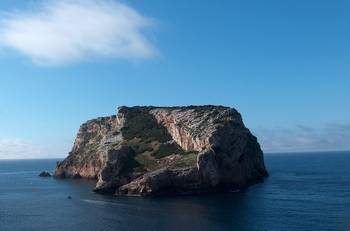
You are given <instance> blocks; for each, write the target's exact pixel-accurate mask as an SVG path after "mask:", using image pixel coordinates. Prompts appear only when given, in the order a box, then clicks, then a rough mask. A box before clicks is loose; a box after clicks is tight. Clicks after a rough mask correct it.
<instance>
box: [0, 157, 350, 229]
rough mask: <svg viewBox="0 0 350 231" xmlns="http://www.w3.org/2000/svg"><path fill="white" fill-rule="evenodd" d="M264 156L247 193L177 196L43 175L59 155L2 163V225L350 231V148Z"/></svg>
mask: <svg viewBox="0 0 350 231" xmlns="http://www.w3.org/2000/svg"><path fill="white" fill-rule="evenodd" d="M265 161H266V165H267V168H268V170H269V172H270V174H271V176H270V178H269V179H268V180H267V181H266V182H265V183H264V184H260V185H257V186H254V187H252V188H250V189H249V190H248V191H247V192H245V193H231V194H220V195H212V196H202V197H172V198H170V197H168V198H167V197H161V198H126V197H117V198H114V197H109V196H102V195H98V194H94V193H92V192H91V188H92V187H93V183H92V182H86V181H78V180H56V179H53V178H39V177H37V175H38V173H39V172H40V171H42V170H51V171H52V170H53V167H54V166H55V162H56V160H30V161H28V160H25V161H23V160H22V161H0V230H1V231H6V230H11V231H12V230H16V231H17V230H21V231H22V230H60V231H61V230H63V231H71V230H72V231H73V230H74V231H77V230H84V231H85V230H94V231H95V230H101V231H102V230H103V231H104V230H106V231H107V230H137V231H147V230H181V231H186V230H192V231H195V230H198V231H203V230H247V231H255V230H267V231H271V230H276V231H283V230H293V231H306V230H317V231H320V230H327V231H332V230H341V231H342V230H345V231H348V230H350V152H347V153H346V152H342V153H339V152H338V153H336V152H334V153H312V154H311V153H310V154H266V155H265ZM68 196H72V199H71V200H69V199H67V197H68Z"/></svg>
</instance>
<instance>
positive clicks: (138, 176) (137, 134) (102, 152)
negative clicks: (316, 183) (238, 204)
mask: <svg viewBox="0 0 350 231" xmlns="http://www.w3.org/2000/svg"><path fill="white" fill-rule="evenodd" d="M55 176H56V177H61V178H88V179H96V180H97V184H96V187H95V189H94V190H95V191H96V192H101V193H111V194H116V195H142V196H147V195H173V194H199V193H210V192H216V191H232V190H242V189H245V188H247V187H248V186H250V185H253V184H256V183H259V182H262V181H263V179H264V178H265V177H267V176H268V173H267V171H266V169H265V165H264V158H263V153H262V151H261V148H260V145H259V143H258V141H257V139H256V137H255V136H253V135H252V134H251V132H250V131H249V130H248V129H247V128H246V127H245V126H244V124H243V121H242V118H241V115H240V114H239V113H238V112H237V111H236V110H235V109H232V108H228V107H223V106H188V107H120V108H119V111H118V113H117V115H115V116H109V117H102V118H97V119H94V120H90V121H87V122H86V123H84V124H82V125H81V127H80V129H79V132H78V135H77V138H76V140H75V143H74V146H73V149H72V151H71V152H70V153H69V156H68V157H67V158H66V159H65V160H63V161H62V162H60V163H58V164H57V167H56V171H55Z"/></svg>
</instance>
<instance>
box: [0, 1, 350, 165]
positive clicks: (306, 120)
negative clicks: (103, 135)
mask: <svg viewBox="0 0 350 231" xmlns="http://www.w3.org/2000/svg"><path fill="white" fill-rule="evenodd" d="M62 2H63V3H62V4H63V5H62V4H61V5H60V4H57V2H56V3H55V2H54V1H40V0H30V1H26V3H23V1H19V0H3V1H1V2H0V11H1V13H0V26H1V27H0V105H1V107H0V159H1V158H32V157H63V156H65V155H66V154H67V152H68V151H69V149H70V148H71V146H72V143H73V141H74V137H75V135H76V132H77V129H78V128H79V125H80V124H81V123H82V122H84V121H86V120H88V119H91V118H94V117H97V116H105V115H110V114H115V113H116V108H117V107H118V106H121V105H130V106H131V105H190V104H221V105H227V106H232V107H235V108H236V109H238V110H239V111H240V112H241V113H242V115H243V118H244V121H245V124H246V126H247V127H249V128H250V129H251V130H252V131H253V133H254V134H256V135H257V136H258V139H259V141H260V143H261V144H262V147H263V149H264V151H266V152H291V151H315V150H324V151H326V150H346V149H350V142H349V141H350V108H349V107H348V104H349V100H350V93H349V87H350V65H349V61H350V45H349V41H350V30H349V28H350V14H349V13H348V12H349V10H350V2H349V1H341V0H339V1H331V0H317V1H316V0H303V1H302V0H300V1H295V0H293V1H292V0H286V1H277V0H268V1H259V0H251V1H246V0H245V1H243V0H242V1H232V0H223V1H211V0H207V1H203V0H191V1H188V0H177V1H164V0H148V1H140V0H125V1H122V2H120V1H119V2H117V1H102V2H103V4H104V8H103V7H100V6H101V5H98V4H96V2H94V1H88V2H89V3H87V4H85V3H82V2H81V1H73V0H67V1H62ZM99 2H101V1H99ZM65 7H66V8H65ZM67 7H68V8H67ZM67 9H68V10H67ZM107 9H110V10H107ZM67 12H68V13H67ZM69 12H71V14H69ZM79 14H81V17H78V16H80V15H79ZM90 15H91V17H90ZM107 16H108V17H107ZM45 17H46V18H45ZM43 18H44V19H43ZM91 19H95V20H91ZM43 21H44V22H43ZM37 22H39V24H36V23H37ZM67 22H68V23H67ZM38 25H39V26H38ZM118 28H122V29H118ZM62 31H64V33H63V32H62ZM62 33H63V34H62ZM98 35H103V36H98Z"/></svg>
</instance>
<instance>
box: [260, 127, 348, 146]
mask: <svg viewBox="0 0 350 231" xmlns="http://www.w3.org/2000/svg"><path fill="white" fill-rule="evenodd" d="M254 133H255V134H256V135H257V137H258V139H259V142H260V144H261V146H262V148H263V149H264V151H265V152H302V151H329V150H350V124H339V123H332V124H327V125H325V126H324V127H322V128H313V127H310V126H302V125H298V126H295V127H294V128H268V129H267V128H264V129H255V131H254Z"/></svg>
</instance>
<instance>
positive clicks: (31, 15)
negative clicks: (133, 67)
mask: <svg viewBox="0 0 350 231" xmlns="http://www.w3.org/2000/svg"><path fill="white" fill-rule="evenodd" d="M153 24H154V23H153V20H152V19H149V18H146V17H144V16H142V15H141V14H140V13H139V12H137V11H136V10H135V9H133V8H131V7H130V6H128V5H126V4H124V3H120V2H115V1H108V0H99V1H97V0H85V1H82V0H76V1H73V0H62V1H43V2H42V5H41V6H40V7H39V10H32V11H22V12H21V11H19V12H12V13H9V12H2V14H0V47H3V48H9V49H12V50H16V51H17V52H19V53H20V54H22V55H25V56H27V57H29V58H30V59H31V60H32V61H33V62H34V63H36V64H42V65H61V64H67V63H74V62H80V61H87V60H90V59H94V58H114V59H127V60H135V59H147V58H152V57H154V56H155V55H156V54H157V50H156V48H155V47H154V46H152V44H151V43H150V42H149V40H148V39H147V37H146V35H145V33H144V32H145V30H147V29H149V28H150V27H152V26H153Z"/></svg>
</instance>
